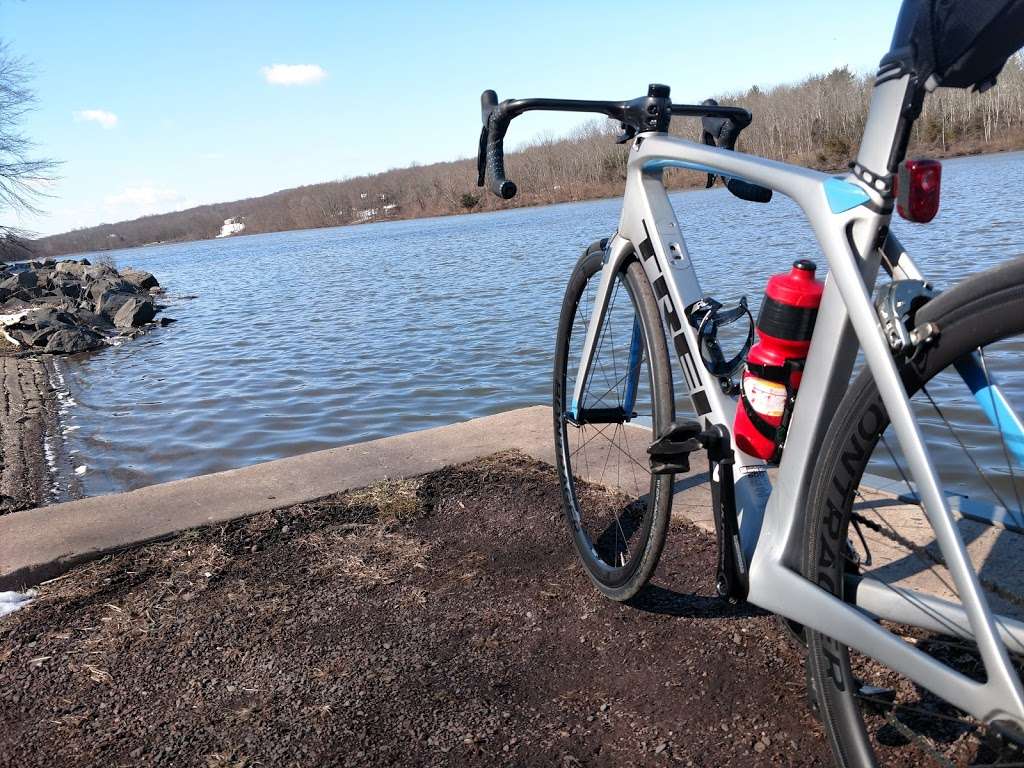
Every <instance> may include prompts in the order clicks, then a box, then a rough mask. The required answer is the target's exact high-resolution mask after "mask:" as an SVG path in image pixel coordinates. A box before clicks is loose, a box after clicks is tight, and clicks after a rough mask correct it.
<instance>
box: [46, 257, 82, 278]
mask: <svg viewBox="0 0 1024 768" xmlns="http://www.w3.org/2000/svg"><path fill="white" fill-rule="evenodd" d="M85 267H86V265H85V264H79V263H78V262H77V261H61V262H58V264H57V266H56V267H54V269H55V270H56V271H57V272H59V273H61V274H65V275H74V276H75V277H77V278H78V279H79V280H84V279H85Z"/></svg>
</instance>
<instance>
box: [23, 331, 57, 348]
mask: <svg viewBox="0 0 1024 768" xmlns="http://www.w3.org/2000/svg"><path fill="white" fill-rule="evenodd" d="M57 331H58V329H57V328H47V327H44V328H40V329H39V330H37V331H35V332H34V333H32V334H30V335H29V336H28V338H26V339H25V340H24V342H23V343H25V344H27V345H28V346H30V347H45V346H46V341H47V339H49V338H50V337H51V336H52V335H53V334H55V333H56V332H57Z"/></svg>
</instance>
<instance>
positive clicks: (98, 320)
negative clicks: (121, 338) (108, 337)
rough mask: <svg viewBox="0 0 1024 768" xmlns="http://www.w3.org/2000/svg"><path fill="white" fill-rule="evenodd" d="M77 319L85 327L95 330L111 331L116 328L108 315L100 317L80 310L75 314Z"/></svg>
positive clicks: (89, 311)
mask: <svg viewBox="0 0 1024 768" xmlns="http://www.w3.org/2000/svg"><path fill="white" fill-rule="evenodd" d="M75 317H77V318H78V320H79V322H81V323H82V324H83V325H87V326H89V327H90V328H92V329H93V330H97V329H98V330H101V331H110V330H113V328H114V324H113V323H112V322H110V318H108V317H107V316H106V315H98V314H96V313H95V312H92V311H91V310H88V309H78V310H77V311H76V312H75Z"/></svg>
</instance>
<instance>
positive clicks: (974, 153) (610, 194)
mask: <svg viewBox="0 0 1024 768" xmlns="http://www.w3.org/2000/svg"><path fill="white" fill-rule="evenodd" d="M1015 139H1016V137H1014V139H1011V140H1009V141H1007V142H1006V143H1005V144H1002V145H999V144H997V145H996V146H994V147H992V146H985V147H984V148H981V147H980V146H979V145H978V144H976V143H966V146H963V145H957V144H951V145H950V146H949V147H947V148H946V149H945V150H942V149H939V148H932V149H931V150H930V151H927V152H925V151H918V152H916V153H915V154H918V155H920V156H927V157H931V158H935V159H942V160H949V159H957V158H964V157H979V156H983V155H1001V154H1008V153H1013V152H1022V151H1024V137H1021V140H1020V141H1017V140H1015ZM816 170H820V171H822V172H823V173H842V172H843V171H844V170H845V167H833V168H817V169H816ZM671 173H673V175H674V176H675V178H673V179H670V180H669V181H668V183H666V187H667V188H668V191H669V192H670V193H672V192H679V191H685V190H698V191H699V190H700V189H701V188H702V186H703V183H704V182H703V176H701V177H699V178H698V177H697V175H696V174H695V173H693V172H689V171H684V172H676V171H673V172H671ZM684 174H685V175H684ZM480 194H481V196H483V195H486V194H489V193H486V192H485V191H484V190H483V189H481V190H480ZM621 194H622V192H621V190H620V191H616V190H609V189H607V188H604V187H598V188H593V189H591V190H587V189H585V188H584V189H583V190H582V191H581V192H578V193H577V194H576V195H575V196H573V197H568V196H566V197H565V198H564V199H555V200H551V199H539V198H538V197H537V196H531V195H530V194H529V192H527V193H526V194H525V195H521V196H520V198H519V199H517V200H516V201H515V202H513V203H511V204H507V203H506V204H503V205H501V204H499V205H497V206H496V207H484V206H480V207H475V208H473V209H470V210H456V211H443V212H439V213H434V214H430V215H422V214H404V213H403V212H402V209H401V208H397V207H396V208H394V209H393V210H394V211H395V213H393V214H391V215H387V216H381V217H371V218H366V219H364V220H359V221H350V222H346V223H341V224H327V225H323V226H308V227H282V228H280V229H264V230H258V231H245V230H241V231H238V232H237V233H236V234H231V235H229V236H226V237H224V236H220V235H214V236H211V237H196V238H178V239H173V240H164V241H157V242H148V243H139V244H133V245H122V246H120V247H117V248H106V249H91V250H90V249H85V250H79V251H58V252H55V251H50V250H46V251H41V252H35V254H34V256H33V258H37V257H55V256H60V257H64V256H77V255H81V254H90V253H108V252H115V251H128V250H134V249H136V248H152V247H157V246H168V245H181V244H182V243H199V242H209V241H211V240H235V239H238V238H242V237H248V236H252V235H267V234H274V233H277V232H303V231H315V230H318V229H340V228H344V227H356V226H363V225H366V224H383V223H388V222H397V221H412V220H418V219H423V220H427V219H441V218H448V217H450V216H464V215H469V214H475V213H497V212H500V211H508V210H516V209H520V208H543V207H547V206H551V205H564V204H570V203H584V202H592V201H595V200H611V199H615V198H617V197H620V196H621ZM225 205H227V204H225ZM156 215H157V216H164V215H168V214H156ZM147 218H149V217H147ZM232 219H233V217H229V219H228V220H232ZM127 223H130V222H119V223H118V224H112V225H100V226H107V227H111V228H113V227H117V226H120V225H123V224H127ZM63 234H68V233H63ZM61 236H62V235H52V236H50V237H61ZM40 239H41V240H45V239H46V238H40ZM30 242H31V243H36V242H38V241H30ZM11 263H15V262H11Z"/></svg>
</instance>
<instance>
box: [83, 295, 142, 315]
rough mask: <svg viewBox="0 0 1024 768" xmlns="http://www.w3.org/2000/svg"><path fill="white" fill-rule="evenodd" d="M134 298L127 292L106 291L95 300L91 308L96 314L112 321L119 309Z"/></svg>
mask: <svg viewBox="0 0 1024 768" xmlns="http://www.w3.org/2000/svg"><path fill="white" fill-rule="evenodd" d="M134 298H136V297H135V294H134V293H130V292H128V291H107V292H106V293H103V294H102V295H101V296H100V297H99V298H98V299H97V300H96V303H95V304H94V305H93V308H94V310H95V312H96V314H98V315H103V316H105V317H108V318H110V319H111V320H113V319H114V316H115V315H116V314H117V313H118V311H119V310H120V309H121V307H123V306H124V305H125V304H127V303H128V302H129V301H130V300H132V299H134Z"/></svg>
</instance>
